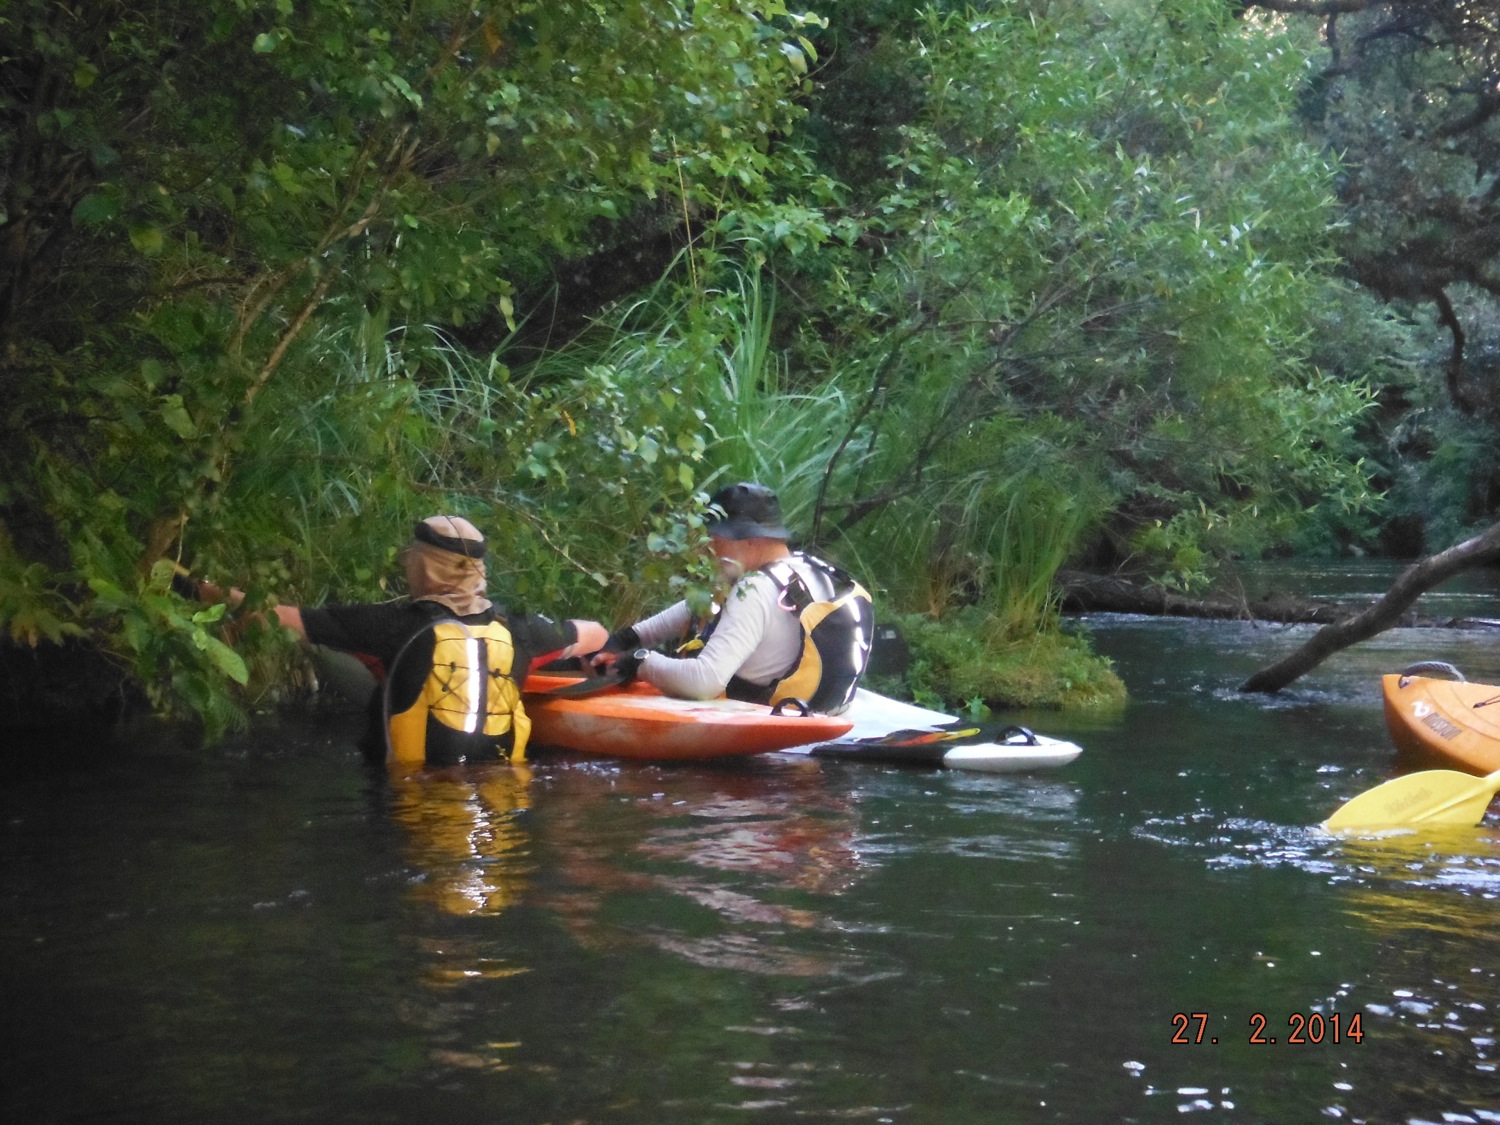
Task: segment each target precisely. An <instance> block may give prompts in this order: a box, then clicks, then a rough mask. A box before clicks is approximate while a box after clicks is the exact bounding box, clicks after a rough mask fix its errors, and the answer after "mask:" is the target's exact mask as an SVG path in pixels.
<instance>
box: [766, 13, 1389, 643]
mask: <svg viewBox="0 0 1500 1125" xmlns="http://www.w3.org/2000/svg"><path fill="white" fill-rule="evenodd" d="M1292 46H1293V44H1291V43H1289V41H1288V39H1287V36H1286V34H1285V32H1284V31H1283V30H1282V29H1280V28H1278V27H1277V26H1275V25H1272V24H1269V23H1255V22H1250V23H1247V22H1245V21H1236V20H1234V19H1232V18H1231V15H1230V13H1229V12H1228V11H1227V10H1226V9H1225V8H1224V7H1223V6H1222V5H1220V4H1217V3H1214V2H1211V0H1177V2H1170V3H1166V4H1161V5H1153V6H1151V7H1150V8H1141V7H1139V6H1137V5H1116V4H1100V5H1064V4H1058V5H1033V6H1029V7H1022V6H1017V5H1009V4H992V5H986V6H984V8H983V9H982V10H979V11H971V12H966V13H963V14H950V15H946V16H944V15H933V16H932V17H930V19H929V22H928V23H927V24H926V25H925V27H924V28H923V29H922V30H921V32H920V34H918V35H916V36H915V37H913V38H912V39H910V40H908V41H907V42H906V45H905V48H904V54H903V55H902V61H901V65H900V66H899V67H898V68H897V73H898V75H899V76H901V78H902V80H903V81H905V82H907V83H909V84H910V85H911V86H912V87H913V88H915V89H917V90H919V91H920V98H919V99H918V100H917V101H916V103H915V104H914V105H913V106H912V107H910V109H909V110H908V109H907V108H906V107H903V108H902V109H901V110H899V111H898V116H897V118H896V120H895V123H894V125H893V126H892V127H891V128H890V129H888V130H887V131H886V132H885V133H883V134H882V133H881V132H880V131H879V130H876V131H875V133H874V134H872V135H877V136H879V135H888V136H890V137H892V138H894V143H893V145H892V147H891V148H889V149H888V150H887V151H886V153H885V157H884V164H885V174H884V175H883V176H882V177H881V178H879V179H875V178H871V179H870V180H869V181H868V182H866V183H863V184H861V185H859V186H858V198H857V199H856V200H855V205H856V207H857V209H858V210H857V215H856V217H857V219H858V221H859V222H860V223H861V226H862V229H863V234H862V235H861V237H860V238H859V240H858V241H857V242H856V243H855V244H854V245H853V246H852V247H851V248H850V249H849V250H847V251H843V252H838V251H836V250H833V249H830V250H828V251H825V252H823V253H820V254H819V255H817V256H816V257H815V258H813V259H811V260H810V261H807V262H804V263H797V265H798V266H801V267H802V268H800V269H798V270H796V272H795V273H794V274H792V281H791V283H790V284H791V289H792V293H793V295H792V298H791V300H793V301H795V302H796V303H797V305H798V307H799V309H801V310H805V311H806V312H807V314H808V315H807V316H806V317H805V318H804V320H803V324H804V325H805V327H806V331H805V333H804V335H803V337H802V339H801V340H800V341H799V347H800V355H801V357H802V359H801V364H802V365H804V366H805V369H806V370H808V371H810V372H817V371H829V372H837V373H838V375H837V376H836V381H837V383H838V385H839V386H840V387H841V389H842V391H843V393H844V394H845V395H846V396H847V398H848V399H849V400H850V402H851V403H852V407H851V410H850V413H849V419H850V420H849V423H848V426H847V429H846V432H845V439H844V443H843V444H842V445H841V447H840V450H839V454H838V462H839V463H836V464H835V465H833V466H832V467H831V468H830V471H829V472H828V474H827V475H826V477H825V485H826V487H825V489H824V491H823V493H822V495H821V496H820V497H819V498H818V501H817V504H816V507H815V517H814V523H815V526H817V527H818V528H820V530H821V533H822V534H823V535H825V536H826V535H832V534H845V535H856V536H857V537H859V538H860V539H862V540H863V541H864V542H866V544H867V551H869V554H870V557H872V558H877V559H878V558H882V557H884V558H892V557H894V558H900V559H904V560H910V559H913V558H918V559H926V560H928V562H929V571H930V575H931V576H932V577H933V578H934V579H935V581H936V587H937V588H948V589H952V588H953V587H954V586H955V584H957V585H958V586H960V587H963V586H967V587H968V588H969V589H968V593H967V594H963V596H965V597H969V596H974V595H975V594H976V592H977V593H978V594H979V596H984V594H985V592H986V591H988V592H989V593H991V594H994V595H996V596H997V597H998V598H999V600H1000V601H1001V602H1002V603H1003V602H1005V601H1007V600H1009V599H1011V598H1012V597H1013V594H1012V593H1006V592H1005V591H1015V590H1017V589H1029V590H1041V591H1045V590H1046V588H1047V585H1048V582H1049V581H1050V577H1051V569H1055V567H1056V566H1057V565H1058V563H1059V562H1061V561H1062V560H1063V559H1064V558H1066V557H1067V556H1068V555H1069V554H1070V553H1075V552H1081V551H1088V552H1091V554H1092V557H1093V558H1094V560H1095V561H1096V562H1098V563H1104V564H1110V565H1120V564H1128V565H1134V566H1137V567H1141V568H1143V569H1147V570H1149V571H1150V572H1152V573H1154V574H1156V575H1157V576H1158V577H1159V578H1160V579H1161V580H1163V581H1167V582H1175V583H1180V584H1185V583H1191V582H1193V581H1196V580H1199V579H1201V578H1202V577H1203V575H1204V574H1205V572H1206V570H1207V568H1208V567H1209V565H1210V562H1211V560H1212V558H1213V557H1215V556H1222V555H1224V554H1228V553H1232V552H1236V551H1255V550H1259V549H1262V548H1264V547H1266V546H1268V545H1271V544H1274V543H1277V542H1280V541H1283V540H1284V538H1285V537H1286V536H1287V535H1288V534H1289V533H1290V532H1291V531H1292V529H1293V528H1294V527H1295V526H1296V525H1297V524H1298V523H1299V522H1300V521H1301V520H1302V519H1304V518H1305V513H1306V511H1307V509H1308V508H1309V507H1311V506H1312V505H1314V504H1317V503H1332V504H1334V505H1336V506H1339V507H1342V508H1350V509H1355V508H1358V507H1360V506H1362V505H1365V504H1367V503H1368V502H1369V500H1370V496H1369V493H1368V489H1367V487H1366V482H1365V480H1364V476H1363V472H1362V470H1361V469H1360V467H1359V466H1358V465H1357V463H1356V462H1355V459H1354V457H1353V456H1351V455H1350V453H1351V442H1350V435H1351V431H1352V427H1353V425H1354V423H1355V421H1356V420H1357V419H1358V417H1359V416H1360V414H1361V412H1362V410H1363V409H1364V408H1365V407H1366V405H1367V396H1366V393H1365V392H1364V391H1363V390H1362V389H1361V387H1360V386H1359V385H1358V384H1357V383H1351V382H1349V381H1346V380H1344V379H1341V378H1339V377H1337V376H1336V375H1334V374H1327V373H1324V372H1322V371H1319V370H1318V369H1316V368H1315V367H1313V366H1312V365H1311V364H1310V363H1309V362H1308V355H1309V348H1310V341H1309V335H1310V331H1311V329H1312V326H1313V324H1314V323H1315V321H1314V318H1313V316H1312V314H1311V310H1313V309H1316V308H1318V307H1319V306H1320V304H1321V303H1323V302H1324V301H1325V300H1326V299H1327V298H1328V297H1329V296H1330V294H1331V293H1333V292H1334V291H1335V289H1336V284H1335V283H1334V282H1332V281H1331V280H1330V274H1331V270H1332V265H1333V261H1332V255H1331V247H1330V244H1329V239H1328V225H1329V223H1330V221H1331V219H1332V212H1331V204H1332V199H1331V196H1330V193H1329V186H1330V183H1331V180H1332V176H1333V168H1332V166H1331V165H1330V163H1329V161H1328V160H1327V158H1326V157H1325V156H1324V155H1323V154H1322V153H1320V152H1319V151H1318V150H1317V149H1316V148H1314V147H1313V146H1311V145H1309V144H1308V143H1306V142H1305V141H1304V140H1303V139H1302V137H1301V135H1300V131H1299V129H1298V128H1297V126H1296V123H1295V122H1294V121H1293V120H1292V116H1291V111H1292V109H1293V108H1294V103H1293V97H1294V93H1295V89H1296V83H1297V79H1298V77H1299V75H1300V73H1301V68H1302V65H1303V56H1302V54H1301V53H1300V52H1299V51H1297V50H1294V49H1291V48H1292ZM882 50H884V51H887V52H889V51H893V50H894V46H893V45H892V44H891V43H889V42H888V41H887V42H885V44H884V45H883V47H882ZM825 97H826V95H825ZM820 112H822V113H824V114H828V115H831V111H830V110H829V109H828V108H827V107H826V106H820ZM794 269H795V267H794ZM789 272H790V271H789ZM845 459H848V463H847V464H845V463H844V461H845ZM893 541H894V542H899V543H901V544H902V549H900V550H898V551H895V552H884V553H882V552H881V550H880V548H879V546H878V545H880V544H888V543H890V542H893ZM908 569H909V567H908ZM910 577H911V576H909V575H908V576H907V581H906V582H905V589H906V591H907V597H908V599H909V600H910V601H912V602H919V601H920V600H921V593H920V589H921V587H920V585H918V586H914V585H913V584H912V582H911V581H910ZM892 581H895V578H894V576H892ZM928 588H932V583H929V584H928ZM959 592H960V593H963V591H962V589H960V591H959ZM1039 600H1040V602H1041V603H1042V604H1043V605H1045V595H1043V596H1042V597H1041V598H1040V599H1039ZM1035 619H1036V614H1035V613H1031V614H1020V615H1018V621H1017V623H1016V625H1015V628H1017V629H1021V628H1023V627H1030V623H1032V622H1034V621H1035ZM1022 622H1026V623H1027V625H1025V626H1023V625H1022Z"/></svg>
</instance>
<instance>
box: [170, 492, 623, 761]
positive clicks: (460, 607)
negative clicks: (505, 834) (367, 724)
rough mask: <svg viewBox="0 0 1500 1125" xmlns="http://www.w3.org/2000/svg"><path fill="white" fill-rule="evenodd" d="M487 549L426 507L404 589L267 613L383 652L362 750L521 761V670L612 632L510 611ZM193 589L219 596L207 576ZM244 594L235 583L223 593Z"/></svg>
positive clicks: (372, 654) (320, 639) (378, 655)
mask: <svg viewBox="0 0 1500 1125" xmlns="http://www.w3.org/2000/svg"><path fill="white" fill-rule="evenodd" d="M485 553H486V545H485V540H484V536H483V535H482V534H481V533H480V531H479V529H478V528H476V527H475V526H474V525H473V524H472V523H470V522H469V521H468V520H466V519H464V518H463V517H462V516H429V517H428V518H427V519H424V520H422V521H421V522H419V523H418V524H417V525H416V526H415V528H414V529H413V532H412V540H411V542H409V543H408V544H407V545H406V546H405V547H403V548H402V549H401V552H400V554H399V556H398V558H399V560H400V562H401V565H402V568H403V569H404V570H405V572H406V584H407V592H408V594H409V597H407V598H404V599H401V600H398V601H392V602H383V603H373V604H359V605H332V606H324V607H320V608H304V607H300V606H289V605H279V606H275V607H273V608H272V609H271V610H270V611H269V613H268V615H267V616H270V615H272V614H274V616H275V618H276V620H277V621H278V622H279V623H280V624H281V626H282V627H283V628H286V629H289V630H290V631H291V632H293V633H294V634H296V636H297V637H298V638H299V639H300V640H302V641H303V642H304V643H306V644H310V645H324V646H327V647H329V648H333V649H338V650H341V651H343V652H348V653H356V654H359V655H360V656H362V657H369V658H373V659H374V660H376V661H378V662H379V669H378V670H377V678H381V679H387V678H388V682H386V683H385V684H384V685H383V687H382V689H381V690H379V691H377V692H375V694H374V696H373V698H372V700H371V708H372V713H371V730H370V731H369V732H367V737H366V739H365V740H364V745H365V748H366V750H367V751H368V752H370V753H372V754H373V753H375V752H377V750H378V751H381V752H383V751H384V750H385V749H386V747H387V746H388V747H389V753H390V754H391V756H392V757H394V758H395V759H398V760H400V761H403V762H412V763H414V764H421V763H422V762H423V761H424V760H425V762H426V764H428V765H452V764H457V763H459V762H475V761H496V760H498V759H501V758H507V757H508V758H515V759H518V758H520V757H522V756H524V753H525V748H526V737H527V734H528V733H529V731H530V721H529V720H528V719H527V718H526V713H525V709H524V708H523V707H522V705H521V695H520V685H521V682H522V681H524V680H525V678H526V675H527V673H528V672H529V671H530V670H531V669H532V668H533V667H534V666H536V665H539V664H542V663H545V662H546V661H549V660H557V659H562V658H566V657H571V656H577V655H580V654H584V653H591V652H594V651H596V650H598V649H599V648H600V646H601V645H604V644H605V642H606V641H607V639H608V634H607V633H606V631H605V629H604V627H603V626H602V625H600V624H599V623H598V622H596V621H585V620H574V621H568V622H566V623H564V624H562V625H559V624H557V623H556V622H554V621H552V620H551V619H550V618H547V617H542V616H539V615H514V616H512V615H509V614H507V613H505V611H504V610H502V609H501V608H500V607H498V606H496V605H495V604H494V603H493V602H491V601H490V599H489V597H488V596H487V594H486V573H485V564H484V557H485ZM194 592H195V593H197V594H198V595H199V596H206V597H208V598H209V599H210V600H214V599H216V598H217V596H218V595H219V591H218V590H217V589H215V588H214V587H212V586H211V585H210V584H208V583H197V584H195V587H194ZM243 596H244V595H243V594H242V593H241V592H240V591H238V590H232V591H231V592H230V595H229V600H230V602H231V604H237V603H238V601H239V600H240V599H241V598H243Z"/></svg>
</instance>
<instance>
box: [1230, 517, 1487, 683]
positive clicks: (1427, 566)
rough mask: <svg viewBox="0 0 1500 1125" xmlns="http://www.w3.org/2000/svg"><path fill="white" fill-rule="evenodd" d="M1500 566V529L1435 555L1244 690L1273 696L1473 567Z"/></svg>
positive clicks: (1380, 630)
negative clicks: (1352, 615)
mask: <svg viewBox="0 0 1500 1125" xmlns="http://www.w3.org/2000/svg"><path fill="white" fill-rule="evenodd" d="M1496 560H1500V523H1497V524H1495V525H1494V526H1492V527H1491V528H1490V529H1489V530H1488V531H1486V532H1484V533H1483V534H1481V535H1476V536H1475V537H1474V538H1472V539H1466V540H1464V541H1463V542H1462V543H1460V544H1458V545H1457V546H1456V547H1449V548H1448V549H1447V550H1446V551H1440V552H1439V553H1438V554H1436V555H1430V556H1429V557H1427V558H1425V559H1423V560H1421V561H1420V562H1417V563H1414V564H1413V565H1411V566H1409V567H1407V568H1406V569H1405V570H1403V571H1402V572H1401V573H1400V575H1398V576H1397V578H1396V581H1395V582H1394V583H1392V584H1391V588H1390V589H1389V590H1387V591H1386V594H1385V596H1384V597H1383V598H1381V599H1380V600H1379V601H1378V602H1376V603H1375V604H1374V605H1372V606H1371V607H1370V608H1369V609H1367V610H1365V611H1364V612H1362V613H1359V614H1356V615H1355V616H1354V617H1351V618H1349V620H1347V621H1340V622H1338V623H1336V624H1333V625H1325V626H1324V627H1323V628H1322V629H1319V630H1318V631H1317V632H1316V633H1314V634H1313V636H1312V639H1311V640H1309V641H1308V642H1307V643H1306V644H1305V645H1303V646H1302V647H1301V648H1299V649H1298V650H1297V651H1296V652H1294V653H1292V654H1291V655H1290V656H1288V657H1285V658H1284V659H1282V660H1278V661H1277V662H1276V663H1275V664H1272V665H1270V666H1269V667H1267V668H1262V669H1261V670H1260V671H1259V672H1256V673H1255V675H1253V676H1251V677H1250V678H1249V679H1248V680H1246V681H1245V682H1244V683H1243V684H1241V685H1240V690H1241V691H1258V692H1266V693H1268V694H1274V693H1275V692H1278V691H1280V690H1281V689H1282V688H1284V687H1286V686H1287V684H1289V683H1291V682H1292V681H1293V680H1295V679H1297V678H1298V677H1299V676H1302V675H1304V674H1306V673H1307V672H1310V671H1312V670H1313V669H1314V668H1316V667H1317V666H1318V665H1319V664H1321V663H1323V661H1325V660H1327V659H1328V658H1329V657H1330V656H1332V655H1333V654H1334V653H1336V652H1339V651H1342V650H1343V649H1346V648H1348V647H1349V646H1350V645H1354V644H1358V643H1359V642H1360V641H1366V640H1369V639H1370V638H1371V637H1373V636H1375V635H1376V634H1377V633H1383V632H1385V630H1387V629H1389V628H1390V627H1391V626H1393V625H1395V624H1396V622H1397V621H1399V620H1400V619H1401V615H1402V614H1403V613H1405V612H1406V611H1407V609H1409V608H1410V607H1411V605H1412V603H1413V602H1415V601H1416V600H1417V598H1419V597H1421V595H1422V594H1424V593H1426V592H1427V591H1428V590H1430V589H1432V588H1433V587H1434V586H1436V585H1438V584H1439V583H1440V582H1445V581H1447V580H1448V579H1449V578H1452V577H1453V576H1454V575H1455V574H1458V573H1460V572H1462V571H1465V570H1468V569H1470V568H1471V567H1475V566H1481V565H1483V564H1484V563H1489V562H1494V561H1496Z"/></svg>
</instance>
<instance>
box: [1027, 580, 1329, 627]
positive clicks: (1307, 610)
mask: <svg viewBox="0 0 1500 1125" xmlns="http://www.w3.org/2000/svg"><path fill="white" fill-rule="evenodd" d="M1053 582H1054V585H1055V586H1056V587H1057V589H1058V591H1059V593H1060V594H1061V595H1062V608H1063V610H1064V611H1065V612H1068V613H1143V614H1150V615H1152V616H1160V617H1207V618H1219V619H1223V620H1228V621H1276V622H1281V623H1283V624H1293V623H1296V624H1316V625H1329V624H1333V623H1334V622H1338V621H1343V620H1345V619H1347V618H1350V617H1353V616H1354V613H1355V611H1354V610H1353V609H1350V608H1349V607H1347V606H1341V605H1337V604H1335V603H1332V602H1325V601H1318V600H1317V599H1315V598H1301V597H1297V596H1295V595H1293V594H1283V593H1270V594H1266V595H1265V596H1264V597H1261V598H1257V599H1256V600H1255V601H1249V600H1248V599H1246V598H1244V597H1243V596H1241V597H1238V598H1236V597H1231V596H1225V595H1219V596H1215V597H1206V598H1193V597H1188V596H1187V595H1186V594H1176V593H1173V592H1172V591H1170V590H1166V589H1163V588H1162V587H1160V586H1148V585H1145V584H1144V583H1140V582H1132V581H1130V580H1129V579H1126V578H1117V577H1113V576H1109V575H1101V574H1085V573H1083V572H1081V571H1076V570H1060V571H1058V572H1057V577H1056V578H1055V579H1054V580H1053Z"/></svg>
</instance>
